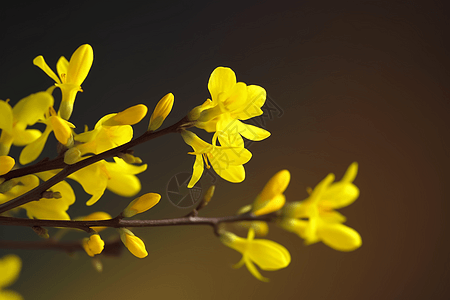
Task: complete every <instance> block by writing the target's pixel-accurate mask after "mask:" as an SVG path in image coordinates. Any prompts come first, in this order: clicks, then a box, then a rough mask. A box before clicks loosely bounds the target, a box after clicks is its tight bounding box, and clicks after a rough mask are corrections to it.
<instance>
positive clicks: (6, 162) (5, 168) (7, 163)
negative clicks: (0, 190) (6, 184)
mask: <svg viewBox="0 0 450 300" xmlns="http://www.w3.org/2000/svg"><path fill="white" fill-rule="evenodd" d="M15 163H16V161H15V160H14V158H12V157H11V156H7V155H2V156H0V176H1V175H5V174H6V173H8V172H9V171H11V169H12V168H13V167H14V165H15ZM0 183H1V182H0Z"/></svg>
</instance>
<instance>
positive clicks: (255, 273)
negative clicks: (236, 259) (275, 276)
mask: <svg viewBox="0 0 450 300" xmlns="http://www.w3.org/2000/svg"><path fill="white" fill-rule="evenodd" d="M244 262H245V266H246V267H247V270H248V271H249V272H250V273H251V274H252V275H253V276H254V277H255V278H256V279H258V280H261V281H263V282H269V278H266V277H264V276H262V275H261V273H259V271H258V269H256V267H255V265H254V264H253V263H252V262H251V261H250V259H246V258H245V257H244Z"/></svg>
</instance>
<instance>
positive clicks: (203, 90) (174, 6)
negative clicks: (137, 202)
mask: <svg viewBox="0 0 450 300" xmlns="http://www.w3.org/2000/svg"><path fill="white" fill-rule="evenodd" d="M113 3H115V2H106V1H104V2H97V1H77V2H67V3H66V2H59V3H58V4H50V3H48V4H46V3H45V2H40V1H39V2H38V1H36V2H34V3H33V4H28V5H24V4H22V3H19V2H17V3H15V4H12V2H10V3H9V4H7V5H3V6H2V9H1V11H0V25H1V31H0V44H1V47H0V98H1V99H3V100H5V99H7V98H9V99H11V103H12V104H14V103H16V102H17V101H18V100H20V99H21V98H23V97H25V96H27V95H28V94H30V93H34V92H37V91H41V90H45V89H46V88H48V87H49V86H50V85H52V84H53V82H52V80H51V79H50V78H48V77H47V76H46V75H45V74H44V73H43V72H42V71H41V70H40V69H38V68H37V67H35V66H33V64H32V60H33V58H34V57H35V56H37V55H40V54H41V55H43V56H44V57H45V58H46V60H47V62H48V64H49V65H50V66H51V67H52V68H55V64H56V61H57V60H58V58H59V57H60V56H61V55H64V56H66V57H67V58H69V57H70V55H71V54H72V52H73V51H74V50H75V49H76V48H77V47H78V46H80V45H81V44H84V43H89V44H90V45H92V47H93V49H94V57H95V58H94V64H93V67H92V69H91V72H90V74H89V76H88V77H87V79H86V81H85V82H84V83H83V85H82V86H83V89H84V93H80V94H79V95H78V97H77V101H76V103H75V110H74V114H73V116H72V118H71V121H72V122H73V123H74V124H76V125H77V127H78V130H79V131H81V130H82V128H83V126H84V124H87V125H89V127H90V128H92V127H93V125H94V124H95V122H96V121H97V120H98V119H99V118H100V117H101V116H103V115H106V114H107V113H111V112H118V111H121V110H123V109H125V108H127V107H129V106H132V105H135V104H138V103H144V104H146V105H147V106H148V107H149V108H150V109H153V107H154V106H155V105H156V103H157V101H158V100H159V99H160V98H161V97H162V96H164V95H165V94H166V93H168V92H172V93H174V95H175V105H174V108H173V111H172V113H171V114H170V116H169V117H168V118H167V120H166V121H165V123H164V126H168V125H169V124H172V123H174V122H176V121H178V120H179V119H181V118H182V117H183V116H184V115H185V114H186V113H187V112H188V111H189V110H190V109H191V108H193V107H194V106H196V105H199V104H200V103H202V102H203V101H204V100H205V99H206V98H207V97H209V93H208V90H207V81H208V78H209V75H210V73H211V72H212V70H214V68H216V67H217V66H228V67H231V68H232V69H233V70H234V71H235V72H236V74H237V77H238V80H239V81H243V82H245V83H247V84H257V85H260V86H263V87H264V88H265V89H266V90H267V92H268V96H269V97H268V99H269V100H268V105H269V104H270V107H266V109H265V115H264V117H263V118H259V119H258V122H260V126H261V127H264V128H266V129H267V130H269V131H270V132H272V136H271V137H270V138H269V139H267V140H265V141H263V142H257V143H253V144H251V145H249V149H250V151H252V153H253V158H252V159H251V161H250V162H249V163H248V164H246V165H245V168H246V172H247V178H246V180H245V181H244V182H243V183H241V184H232V183H228V182H225V181H224V180H222V179H220V178H219V179H218V180H217V182H216V185H217V188H216V195H215V196H214V199H213V201H212V202H211V204H210V205H209V206H208V207H207V208H206V209H205V210H204V211H203V212H202V215H204V216H219V215H228V214H233V213H235V212H236V210H237V209H238V208H240V207H241V206H243V205H245V204H248V203H251V202H252V201H253V199H254V197H255V196H256V195H257V194H258V192H259V191H260V190H261V188H262V187H263V186H264V184H265V182H266V181H267V180H268V179H269V178H270V177H271V176H272V175H273V174H275V172H277V171H278V170H280V169H283V168H287V169H289V170H290V171H291V174H292V180H291V184H290V186H289V188H288V189H287V191H286V196H287V199H288V200H290V201H294V200H302V199H304V198H305V197H306V196H307V193H306V187H308V186H314V185H315V184H317V183H318V182H319V181H320V180H321V179H322V178H324V177H325V176H326V174H327V173H329V172H333V173H335V174H336V176H337V178H338V179H339V178H340V177H341V176H342V175H343V174H344V172H345V170H346V168H347V166H348V165H349V164H350V163H351V162H352V161H358V162H359V164H360V172H359V174H358V177H357V179H356V181H355V183H356V185H357V186H358V187H359V188H360V190H361V195H360V197H359V199H358V200H357V201H356V202H355V203H354V204H352V205H351V206H349V207H347V208H344V209H342V210H341V212H342V213H343V214H344V215H346V216H347V218H348V222H347V223H346V224H347V225H349V226H350V227H353V228H355V229H356V230H357V231H358V232H359V233H360V234H361V235H362V238H363V246H362V247H361V248H360V249H358V250H357V251H354V252H351V253H341V252H337V251H335V250H333V249H330V248H328V247H326V246H325V245H323V244H321V243H319V244H315V245H312V246H308V247H306V246H304V245H303V242H302V241H301V240H300V239H299V238H298V237H297V236H295V235H293V234H290V233H287V232H284V231H282V230H280V229H278V228H276V227H271V232H270V234H269V237H268V238H270V239H272V240H274V241H277V242H278V243H281V244H283V245H284V246H286V247H287V248H288V249H289V251H290V252H291V254H292V263H291V265H290V266H289V267H288V268H287V269H284V270H280V271H277V272H262V273H263V275H264V276H266V277H269V278H270V279H271V282H270V283H269V284H266V283H262V282H259V281H257V280H256V279H255V278H253V277H252V276H251V275H250V273H249V272H248V271H247V270H245V268H242V269H239V270H233V269H232V268H231V267H230V265H231V264H234V263H236V262H238V261H239V259H240V257H241V255H240V254H239V253H237V252H236V251H234V250H232V249H229V248H227V247H225V246H223V245H222V244H221V243H220V242H219V241H218V239H217V238H215V236H214V235H213V234H212V230H211V229H210V228H208V227H171V228H147V229H134V230H133V232H135V233H136V235H138V236H140V237H141V238H142V239H144V240H145V242H146V245H147V250H148V252H149V256H148V257H147V258H145V259H143V260H140V259H138V258H135V257H134V256H132V255H131V254H130V253H129V252H128V251H124V252H123V254H122V256H121V257H119V258H101V260H102V262H103V265H104V270H103V272H102V273H97V272H96V271H95V270H94V268H93V267H92V265H91V259H90V258H89V257H88V256H87V255H86V254H85V253H81V252H80V253H77V255H75V256H73V257H69V256H68V255H67V254H65V253H62V252H57V251H53V252H51V251H49V252H46V251H27V250H14V251H8V250H0V256H3V255H4V254H6V253H11V252H13V253H17V254H18V255H19V256H20V257H21V258H22V260H23V262H24V265H23V268H22V272H21V275H20V278H19V280H18V281H17V282H16V283H15V284H14V285H13V286H11V289H14V290H17V291H19V292H20V293H21V294H22V295H23V296H24V297H25V299H136V300H137V299H151V298H154V299H230V298H236V299H273V298H275V297H279V298H284V299H448V297H449V295H450V293H449V285H448V282H449V280H448V275H449V274H448V273H449V257H448V253H449V245H448V228H449V226H448V225H449V221H448V212H449V201H448V196H445V195H446V194H444V191H445V190H446V189H445V186H446V184H447V182H448V179H449V175H448V167H449V159H448V158H449V139H448V122H447V115H448V109H449V100H448V99H449V84H448V83H449V79H450V78H449V77H450V75H449V67H450V64H449V49H450V48H449V42H448V41H449V31H448V30H447V28H450V24H449V20H448V11H446V9H445V7H444V3H445V1H394V0H390V1H363V0H357V1H347V0H344V1H290V2H283V1H240V2H235V3H233V2H211V1H196V2H191V1H178V2H173V3H172V2H168V1H161V2H151V3H150V2H149V3H146V4H143V2H134V1H128V2H121V3H120V4H113ZM55 95H58V94H57V93H55ZM56 97H58V96H56ZM147 124H148V118H146V119H145V120H144V121H143V122H142V124H139V125H138V126H136V127H135V134H136V135H138V134H141V133H142V132H143V131H145V129H146V126H147ZM446 132H447V133H446ZM203 136H204V137H208V135H203ZM446 136H447V138H446ZM135 151H136V155H138V156H140V157H141V158H142V159H143V160H144V161H145V162H146V163H148V170H147V172H146V173H144V174H142V175H140V179H141V181H142V193H144V192H158V193H160V194H162V196H163V197H162V200H161V202H160V203H159V204H158V205H157V207H155V208H154V209H152V210H151V211H149V212H147V213H145V214H143V215H141V216H140V218H164V217H176V216H182V215H184V214H186V213H187V212H188V211H189V210H186V209H181V208H178V207H176V206H174V205H172V204H171V203H170V201H169V199H168V197H167V194H166V190H167V186H168V183H169V181H170V179H171V178H172V177H173V176H174V175H177V174H179V173H188V172H190V171H191V168H192V164H193V161H194V158H193V157H192V156H190V155H188V154H187V152H188V151H191V148H190V147H188V146H187V145H185V144H184V142H183V140H182V139H181V137H179V136H177V135H175V134H174V135H169V136H165V137H163V138H161V139H157V140H154V141H151V142H149V143H148V144H145V145H141V146H139V147H136V149H135ZM46 155H47V156H53V155H55V151H54V149H53V148H52V147H47V148H46V152H45V153H44V154H43V155H42V157H44V156H46ZM212 181H213V178H212V177H211V176H209V175H206V176H203V178H202V181H201V184H202V187H203V189H204V190H206V188H207V187H208V186H209V185H211V184H212ZM73 186H74V189H75V190H76V191H77V193H78V194H79V196H78V201H77V203H76V204H74V205H73V206H72V207H71V208H70V210H69V213H70V215H71V216H73V217H75V216H79V215H85V214H87V213H89V212H92V211H93V210H95V211H98V210H104V211H107V212H109V213H110V214H112V215H115V214H117V213H119V212H120V211H121V210H122V209H123V208H124V207H125V206H126V205H127V203H128V202H129V201H130V199H126V198H123V197H119V196H116V195H114V194H112V193H110V192H107V193H105V196H104V198H102V199H101V200H100V201H99V202H98V203H97V204H95V205H94V206H93V207H89V208H87V207H86V206H85V204H84V203H85V201H86V200H87V199H88V197H87V195H85V194H84V193H83V191H82V190H81V189H80V187H79V186H78V185H77V184H73ZM52 232H53V231H52ZM0 234H1V237H2V239H12V240H38V239H39V238H38V237H37V236H36V235H35V234H34V233H33V232H32V231H31V230H30V229H28V228H5V227H0ZM83 236H84V235H83V234H81V233H72V234H69V235H68V236H67V237H66V240H70V239H80V238H82V237H83ZM109 236H110V237H114V236H117V233H116V232H115V231H114V230H108V231H105V232H104V233H103V234H102V237H104V238H105V239H108V238H109Z"/></svg>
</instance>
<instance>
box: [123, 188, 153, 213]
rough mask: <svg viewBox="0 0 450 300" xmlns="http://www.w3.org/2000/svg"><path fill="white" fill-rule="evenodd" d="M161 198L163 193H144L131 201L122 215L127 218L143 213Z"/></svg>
mask: <svg viewBox="0 0 450 300" xmlns="http://www.w3.org/2000/svg"><path fill="white" fill-rule="evenodd" d="M160 199H161V195H159V194H156V193H147V194H145V195H142V196H140V197H139V198H136V199H134V200H133V201H131V203H130V204H128V206H127V208H125V210H124V211H123V213H122V215H123V216H124V217H126V218H130V217H132V216H135V215H137V214H140V213H143V212H145V211H147V210H149V209H150V208H152V207H153V206H155V205H156V204H158V202H159V200H160Z"/></svg>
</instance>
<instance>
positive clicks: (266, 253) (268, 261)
mask: <svg viewBox="0 0 450 300" xmlns="http://www.w3.org/2000/svg"><path fill="white" fill-rule="evenodd" d="M246 254H247V255H248V257H249V258H250V259H251V260H252V261H253V262H255V263H256V264H257V265H258V266H259V267H260V268H261V269H262V270H266V271H274V270H279V269H282V268H286V267H287V266H288V265H289V264H290V262H291V255H290V254H289V251H288V250H287V249H286V248H285V247H284V246H282V245H280V244H278V243H275V242H274V241H270V240H264V239H255V240H253V241H252V242H251V243H249V245H248V250H247V251H246Z"/></svg>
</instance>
